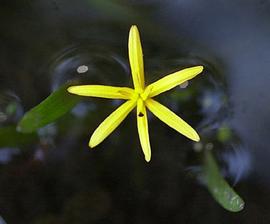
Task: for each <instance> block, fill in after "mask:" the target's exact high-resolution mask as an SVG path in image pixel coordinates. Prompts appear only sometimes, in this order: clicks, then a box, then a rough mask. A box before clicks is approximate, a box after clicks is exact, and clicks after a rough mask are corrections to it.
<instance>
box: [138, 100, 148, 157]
mask: <svg viewBox="0 0 270 224" xmlns="http://www.w3.org/2000/svg"><path fill="white" fill-rule="evenodd" d="M137 126H138V133H139V138H140V142H141V146H142V150H143V153H144V157H145V160H146V161H147V162H149V161H150V159H151V147H150V141H149V132H148V120H147V111H146V108H145V105H144V103H143V101H142V99H139V100H138V104H137Z"/></svg>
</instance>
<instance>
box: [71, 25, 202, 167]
mask: <svg viewBox="0 0 270 224" xmlns="http://www.w3.org/2000/svg"><path fill="white" fill-rule="evenodd" d="M128 53H129V61H130V67H131V73H132V79H133V84H134V89H131V88H129V87H116V86H104V85H79V86H71V87H69V88H68V92H70V93H73V94H77V95H80V96H91V97H102V98H109V99H123V100H127V101H126V102H125V103H123V104H122V105H121V106H120V107H118V108H117V109H116V110H115V111H114V112H113V113H112V114H110V115H109V116H108V117H107V118H106V119H105V120H104V121H103V122H102V123H101V124H100V125H99V126H98V128H97V129H96V130H95V131H94V133H93V135H92V136H91V138H90V141H89V146H90V147H91V148H93V147H95V146H97V145H98V144H100V143H101V142H102V141H103V140H104V139H105V138H106V137H107V136H108V135H110V134H111V133H112V132H113V131H114V130H115V129H116V128H117V126H118V125H119V124H120V123H121V122H122V121H123V120H124V119H125V118H126V117H127V115H128V114H129V113H130V112H131V111H132V110H133V109H134V108H135V107H136V106H137V126H138V133H139V139H140V143H141V146H142V150H143V153H144V156H145V160H146V161H147V162H149V161H150V159H151V148H150V141H149V132H148V120H147V110H146V108H147V109H149V110H150V111H151V112H152V113H153V114H154V115H155V116H157V117H158V118H159V119H160V120H161V121H163V122H164V123H166V124H167V125H169V126H170V127H171V128H173V129H175V130H176V131H178V132H180V133H181V134H183V135H185V136H186V137H188V138H190V139H192V140H193V141H199V140H200V137H199V135H198V134H197V132H196V131H195V130H194V129H193V128H192V127H191V126H190V125H189V124H187V123H186V122H185V121H184V120H182V119H181V118H180V117H178V116H177V115H176V114H175V113H174V112H172V111H171V110H169V109H168V108H167V107H165V106H163V105H162V104H160V103H158V102H157V101H155V100H154V99H153V97H155V96H157V95H159V94H160V93H163V92H165V91H168V90H170V89H172V88H174V87H176V86H178V85H180V84H181V83H184V82H186V81H187V80H189V79H192V78H194V77H195V76H196V75H198V74H199V73H201V72H202V70H203V66H194V67H190V68H186V69H183V70H181V71H178V72H175V73H172V74H169V75H167V76H165V77H163V78H161V79H159V80H158V81H156V82H154V83H152V84H150V85H148V86H147V87H145V83H144V66H143V53H142V46H141V41H140V35H139V31H138V28H137V27H136V26H135V25H133V26H132V27H131V29H130V32H129V40H128Z"/></svg>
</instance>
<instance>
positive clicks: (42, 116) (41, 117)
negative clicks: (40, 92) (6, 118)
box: [17, 84, 81, 133]
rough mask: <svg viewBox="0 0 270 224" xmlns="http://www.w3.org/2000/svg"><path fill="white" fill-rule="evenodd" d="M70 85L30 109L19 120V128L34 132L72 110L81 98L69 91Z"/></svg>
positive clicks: (26, 131) (64, 86)
mask: <svg viewBox="0 0 270 224" xmlns="http://www.w3.org/2000/svg"><path fill="white" fill-rule="evenodd" d="M68 86H69V85H67V84H66V85H63V86H62V87H60V88H59V89H58V90H56V91H55V92H53V93H52V94H51V95H49V96H48V97H47V98H46V99H45V100H43V101H42V102H41V103H40V104H38V105H37V106H35V107H34V108H32V109H31V110H30V111H28V112H27V113H26V114H25V115H24V116H23V118H22V120H21V121H20V122H19V124H18V127H17V130H18V131H20V132H23V133H30V132H34V131H36V130H37V129H38V128H41V127H43V126H45V125H47V124H49V123H52V122H53V121H55V120H56V119H58V118H60V117H61V116H63V115H64V114H65V113H67V112H68V111H70V110H71V109H72V108H73V107H74V106H75V105H76V104H77V103H78V102H79V100H80V99H81V98H80V97H79V96H75V95H72V94H70V93H68V92H67V87H68Z"/></svg>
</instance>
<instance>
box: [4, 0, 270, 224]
mask: <svg viewBox="0 0 270 224" xmlns="http://www.w3.org/2000/svg"><path fill="white" fill-rule="evenodd" d="M25 4H27V6H26V5H25ZM93 5H95V6H96V7H92V6H93ZM108 5H109V6H110V7H107V6H108ZM119 6H120V7H119ZM134 6H135V7H134ZM150 6H151V7H150ZM152 6H153V7H152ZM123 9H124V10H123ZM268 9H269V4H268V3H267V2H266V1H249V0H248V1H245V2H244V1H226V2H218V3H217V4H215V3H213V2H212V1H204V2H203V3H202V2H199V1H195V0H189V1H151V5H150V4H148V3H143V1H140V2H139V3H137V2H134V1H126V2H124V1H121V0H119V1H88V2H87V3H86V2H85V1H78V2H76V3H75V2H73V3H72V2H69V1H66V2H64V1H57V2H54V1H48V2H45V1H44V2H41V1H32V2H29V1H28V2H27V3H25V1H16V2H11V1H10V3H8V2H6V3H4V4H3V5H2V7H1V9H0V11H1V15H2V16H3V19H1V21H0V23H1V26H2V30H3V31H4V32H2V38H1V40H2V43H4V44H2V45H3V46H2V47H3V50H2V51H1V52H0V54H1V55H2V58H4V59H5V60H2V61H1V62H0V67H1V86H2V87H4V88H3V89H8V90H11V91H8V92H5V91H3V94H2V93H1V94H0V96H4V98H1V97H0V124H1V127H4V126H6V125H7V124H10V123H11V124H15V123H16V122H17V121H18V119H19V118H20V117H21V116H22V110H23V108H27V109H30V108H32V107H33V106H35V105H37V104H38V103H39V102H41V101H42V100H43V99H44V98H45V97H46V96H48V95H49V93H50V92H51V91H53V90H55V89H57V88H58V87H59V86H61V85H62V84H64V83H65V82H66V81H68V80H74V81H77V82H81V83H84V84H88V83H93V82H95V83H97V84H98V83H102V84H108V85H118V84H119V85H123V84H124V85H125V86H128V85H130V86H131V79H130V75H129V68H128V66H127V65H128V63H127V60H126V59H125V58H127V57H126V56H127V55H126V52H127V49H126V48H125V47H123V46H125V44H126V39H127V36H125V35H126V31H127V30H128V27H129V26H130V25H131V24H134V23H136V24H138V25H140V27H141V29H142V30H143V32H144V39H143V45H144V49H145V52H144V53H145V55H148V57H147V58H152V59H149V60H146V70H147V71H148V74H147V77H148V80H147V81H148V82H149V83H150V82H152V81H154V80H157V78H158V75H160V76H163V75H165V74H169V73H170V72H172V71H173V70H179V69H181V68H183V67H189V66H191V65H196V64H201V63H202V64H203V65H204V66H205V67H206V72H205V73H204V75H202V76H201V77H198V79H197V78H196V80H193V81H192V82H190V83H188V86H184V87H185V88H184V89H181V88H180V87H179V88H176V89H175V90H174V91H172V92H171V93H166V94H164V95H163V96H161V97H160V100H161V101H163V102H164V104H166V105H168V107H170V108H171V109H173V110H174V111H176V113H177V114H178V115H180V116H182V117H183V118H184V119H185V120H188V121H190V122H191V124H192V126H195V127H197V129H198V131H199V133H200V134H201V138H202V141H201V142H200V143H198V144H194V145H193V143H191V142H189V141H186V140H185V139H184V138H182V137H179V135H177V134H175V133H174V132H173V130H168V129H165V128H164V127H163V126H162V125H161V124H160V122H159V121H157V120H156V119H153V120H150V122H151V129H150V135H151V138H154V139H155V141H152V142H153V143H152V144H153V148H154V149H155V152H154V153H153V155H154V158H153V159H152V162H151V164H149V166H146V165H145V164H144V163H143V162H142V161H141V158H140V156H139V155H140V152H138V150H139V143H138V138H137V137H134V136H137V133H136V127H135V121H134V120H133V117H134V116H130V117H129V118H128V119H130V121H131V122H129V121H128V122H125V123H123V125H122V126H121V127H119V128H120V129H119V130H117V131H116V133H115V134H113V135H112V136H111V137H110V138H109V139H108V140H107V141H106V142H104V144H103V145H101V146H100V148H99V149H98V150H95V151H90V150H88V147H87V143H88V140H89V135H90V133H91V132H92V131H93V130H94V128H95V127H96V126H97V125H98V124H99V123H100V121H101V120H102V118H105V117H106V116H107V115H108V114H109V112H110V111H112V110H113V108H112V107H117V105H118V104H120V101H113V102H112V104H111V105H109V106H107V105H108V104H107V102H106V104H105V103H103V101H102V100H101V101H99V100H95V99H93V100H92V99H91V100H87V101H84V102H82V103H80V104H78V105H77V106H76V107H75V108H74V109H73V110H72V112H71V113H68V114H66V115H65V116H64V117H62V118H61V119H60V120H58V121H57V122H56V123H55V124H53V128H52V129H50V128H51V127H49V130H47V132H48V133H47V134H46V133H44V134H42V133H39V134H40V137H41V138H42V139H44V142H45V143H49V144H44V145H42V142H39V141H36V142H34V143H32V144H31V145H30V146H24V147H22V148H21V153H20V154H19V155H17V154H16V155H14V156H12V157H9V158H11V160H9V159H7V160H9V162H8V163H7V164H5V165H3V164H2V165H1V169H0V172H1V178H0V198H1V200H0V206H1V208H2V214H3V217H5V219H7V221H8V223H11V224H12V223H23V224H24V223H26V224H28V223H35V224H40V223H42V224H43V223H44V224H45V223H46V224H47V223H69V224H72V223H76V224H77V223H78V222H80V223H81V224H83V223H86V224H87V223H89V220H92V221H93V222H96V223H127V222H132V220H133V222H135V223H142V224H143V223H179V222H180V223H181V222H183V223H209V222H210V223H220V220H222V221H223V222H224V223H256V222H260V223H266V222H267V220H269V215H268V213H267V210H269V200H270V193H269V181H267V180H269V172H268V170H269V169H268V167H269V166H268V164H269V150H268V148H269V133H270V132H269V101H270V99H269V96H270V95H269V94H268V92H269V90H268V89H269V88H268V87H269V75H268V66H269V60H268V59H269V50H268V49H269V39H270V38H269V34H270V32H269V13H268V11H269V10H268ZM123 15H124V16H123ZM159 22H160V23H159ZM160 31H162V32H160ZM74 43H75V45H73V44H74ZM77 43H80V44H77ZM95 46H103V48H102V47H101V48H97V47H95ZM120 46H121V47H120ZM61 49H64V50H63V51H61ZM59 50H60V52H59ZM53 55H54V56H53ZM152 55H153V56H154V57H152ZM46 62H48V63H46ZM44 64H45V65H44ZM41 65H43V66H41ZM40 68H42V69H40ZM168 68H169V69H172V70H168ZM41 74H42V75H41ZM2 77H3V78H2ZM48 80H49V81H48ZM11 87H12V88H11ZM182 87H183V86H182ZM9 93H11V94H9ZM15 93H16V94H15ZM13 94H14V95H13ZM20 98H21V99H22V101H21V100H20ZM13 102H15V103H14V104H13ZM110 102H111V101H110ZM14 105H16V106H14ZM15 107H16V109H14V108H15ZM41 132H42V131H41ZM36 145H38V146H36ZM205 148H212V151H213V152H214V154H215V156H216V158H218V161H219V163H220V164H221V168H222V169H223V173H224V175H225V176H228V177H229V178H230V180H232V182H233V183H238V184H237V186H236V187H237V189H238V190H239V193H240V192H241V193H242V192H243V195H244V196H245V199H246V204H247V206H246V212H243V213H242V214H239V215H236V216H231V215H229V214H228V213H226V212H223V210H221V209H219V207H218V206H216V204H215V202H214V201H213V200H212V199H211V197H210V196H209V194H208V193H207V192H205V191H204V190H203V188H201V187H200V186H198V185H197V182H196V181H194V179H192V178H189V177H187V175H186V172H185V167H195V168H196V172H195V173H196V174H197V173H199V172H200V162H201V161H200V159H201V157H200V154H201V153H202V151H203V150H204V149H205ZM3 149H4V150H5V149H6V148H5V147H4V148H3ZM44 149H46V150H47V149H49V150H47V151H46V150H44ZM105 149H106V150H105ZM192 149H193V150H192ZM33 154H34V155H35V158H36V159H37V160H42V161H43V163H32V162H29V161H32V160H29V158H32V157H33ZM59 154H60V155H61V156H59ZM254 174H256V175H254ZM248 177H249V178H248ZM250 177H251V178H250ZM242 180H243V181H242ZM262 182H263V184H262ZM41 202H42V203H41ZM112 205H113V206H112ZM262 208H263V209H262ZM89 211H93V212H89ZM208 211H212V212H208ZM130 220H131V221H130ZM134 220H135V221H134Z"/></svg>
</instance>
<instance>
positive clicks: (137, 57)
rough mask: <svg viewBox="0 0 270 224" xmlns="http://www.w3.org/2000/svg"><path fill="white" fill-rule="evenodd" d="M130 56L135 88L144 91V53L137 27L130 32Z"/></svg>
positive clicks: (133, 27)
mask: <svg viewBox="0 0 270 224" xmlns="http://www.w3.org/2000/svg"><path fill="white" fill-rule="evenodd" d="M128 54H129V63H130V68H131V74H132V79H133V83H134V87H135V89H136V90H138V91H142V90H143V89H144V68H143V53H142V45H141V41H140V34H139V31H138V28H137V26H135V25H133V26H132V27H131V28H130V31H129V40H128Z"/></svg>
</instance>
